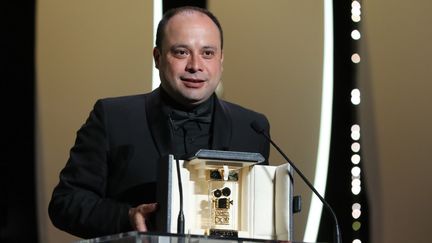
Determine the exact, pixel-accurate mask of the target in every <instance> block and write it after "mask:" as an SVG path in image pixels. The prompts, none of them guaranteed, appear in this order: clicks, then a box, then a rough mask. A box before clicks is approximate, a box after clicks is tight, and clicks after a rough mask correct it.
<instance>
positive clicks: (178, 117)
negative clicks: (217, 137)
mask: <svg viewBox="0 0 432 243" xmlns="http://www.w3.org/2000/svg"><path fill="white" fill-rule="evenodd" d="M206 108H207V109H204V110H197V111H195V112H185V111H180V110H174V109H173V110H171V112H170V115H169V117H170V119H171V122H172V125H173V127H174V129H176V130H177V129H179V128H180V127H183V125H184V124H185V123H186V122H189V121H194V122H198V123H203V124H210V123H211V120H212V114H211V109H208V107H206Z"/></svg>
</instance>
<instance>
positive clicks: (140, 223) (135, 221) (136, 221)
mask: <svg viewBox="0 0 432 243" xmlns="http://www.w3.org/2000/svg"><path fill="white" fill-rule="evenodd" d="M156 208H157V203H150V204H141V205H139V206H137V207H136V208H131V209H129V220H130V222H131V225H132V228H133V229H135V230H137V231H141V232H147V231H148V229H147V225H146V222H145V221H146V219H148V218H149V217H150V214H152V213H153V212H154V211H156Z"/></svg>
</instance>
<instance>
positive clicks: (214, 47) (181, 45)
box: [170, 44, 219, 51]
mask: <svg viewBox="0 0 432 243" xmlns="http://www.w3.org/2000/svg"><path fill="white" fill-rule="evenodd" d="M176 48H187V49H189V46H188V45H185V44H174V45H172V46H171V48H170V50H174V49H176ZM201 49H212V50H215V51H217V50H219V48H217V47H216V46H203V47H201Z"/></svg>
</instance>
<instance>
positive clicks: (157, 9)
mask: <svg viewBox="0 0 432 243" xmlns="http://www.w3.org/2000/svg"><path fill="white" fill-rule="evenodd" d="M162 12H163V10H162V0H153V43H155V42H156V31H157V26H158V24H159V21H160V20H161V19H162ZM159 84H160V79H159V72H158V70H157V69H156V67H155V61H154V59H153V70H152V90H154V89H156V88H157V87H159Z"/></svg>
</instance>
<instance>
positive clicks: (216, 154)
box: [187, 149, 265, 163]
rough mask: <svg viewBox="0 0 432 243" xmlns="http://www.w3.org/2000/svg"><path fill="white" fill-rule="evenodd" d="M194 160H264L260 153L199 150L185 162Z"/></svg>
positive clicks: (257, 161) (258, 161)
mask: <svg viewBox="0 0 432 243" xmlns="http://www.w3.org/2000/svg"><path fill="white" fill-rule="evenodd" d="M194 159H212V160H232V161H245V162H256V163H260V162H264V161H265V158H264V157H263V156H262V155H261V154H260V153H252V152H238V151H224V150H209V149H200V150H198V151H197V152H196V153H195V155H193V156H191V157H189V158H188V159H187V160H194Z"/></svg>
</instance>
